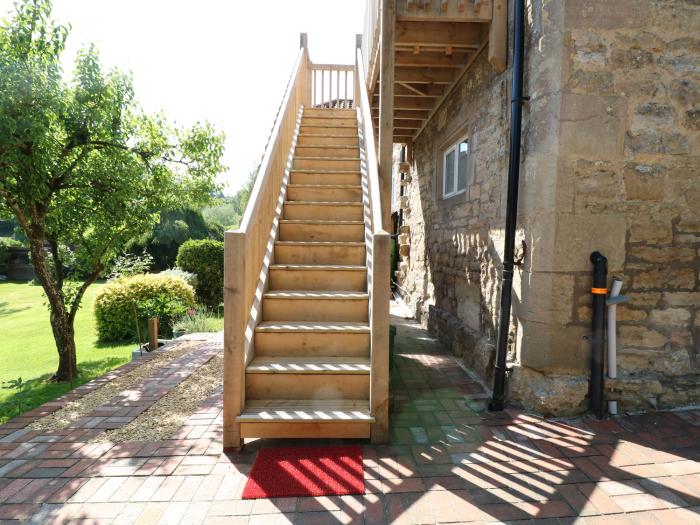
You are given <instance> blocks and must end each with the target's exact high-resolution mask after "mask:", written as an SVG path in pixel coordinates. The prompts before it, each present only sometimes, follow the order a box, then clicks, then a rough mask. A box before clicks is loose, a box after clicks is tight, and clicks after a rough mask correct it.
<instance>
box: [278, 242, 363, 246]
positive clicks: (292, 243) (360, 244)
mask: <svg viewBox="0 0 700 525" xmlns="http://www.w3.org/2000/svg"><path fill="white" fill-rule="evenodd" d="M275 244H281V245H282V246H365V242H363V241H276V242H275Z"/></svg>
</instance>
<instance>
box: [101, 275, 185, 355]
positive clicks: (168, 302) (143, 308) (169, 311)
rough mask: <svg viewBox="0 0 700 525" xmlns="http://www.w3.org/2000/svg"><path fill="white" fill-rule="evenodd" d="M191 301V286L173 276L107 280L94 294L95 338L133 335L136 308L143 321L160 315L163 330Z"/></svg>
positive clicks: (115, 339) (142, 276)
mask: <svg viewBox="0 0 700 525" xmlns="http://www.w3.org/2000/svg"><path fill="white" fill-rule="evenodd" d="M194 304H195V303H194V291H193V290H192V287H191V286H190V285H189V284H187V283H186V282H185V281H183V280H182V279H178V278H176V277H169V276H161V275H156V274H146V275H136V276H133V277H124V278H122V279H117V280H116V281H112V282H110V283H107V284H106V285H105V286H104V287H103V288H102V289H101V290H100V291H99V293H98V294H97V296H96V297H95V302H94V305H93V308H94V313H95V319H96V321H97V334H98V338H99V340H100V341H118V340H122V339H129V338H135V337H136V327H135V324H134V322H135V320H134V309H135V308H136V310H137V311H138V312H139V317H140V318H141V320H142V321H143V318H145V317H149V316H155V317H159V318H160V320H161V325H162V327H163V329H164V333H165V331H167V330H168V329H169V327H170V326H171V325H172V319H173V318H174V317H177V316H179V315H182V313H183V312H184V311H185V309H187V308H192V307H194ZM152 314H155V315H152Z"/></svg>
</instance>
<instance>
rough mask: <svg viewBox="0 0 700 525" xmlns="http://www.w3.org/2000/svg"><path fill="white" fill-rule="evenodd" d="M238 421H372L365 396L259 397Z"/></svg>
mask: <svg viewBox="0 0 700 525" xmlns="http://www.w3.org/2000/svg"><path fill="white" fill-rule="evenodd" d="M236 421H238V422H257V423H266V422H274V421H286V422H293V421H297V422H300V423H303V422H305V421H316V422H324V421H329V422H331V421H346V422H353V421H357V422H363V423H367V422H369V423H371V422H374V417H372V416H371V415H370V412H369V401H368V400H365V399H337V400H335V399H331V400H317V399H260V400H249V401H248V402H247V403H246V406H245V409H244V410H243V412H242V413H241V415H240V416H238V417H237V418H236Z"/></svg>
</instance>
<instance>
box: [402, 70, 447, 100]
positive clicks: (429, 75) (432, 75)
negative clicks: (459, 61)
mask: <svg viewBox="0 0 700 525" xmlns="http://www.w3.org/2000/svg"><path fill="white" fill-rule="evenodd" d="M395 71H396V72H395V76H394V79H395V81H396V82H400V83H406V84H446V85H449V84H452V81H453V80H454V71H452V70H451V69H445V68H429V67H424V68H415V67H397V68H396V70H395ZM419 94H420V93H419Z"/></svg>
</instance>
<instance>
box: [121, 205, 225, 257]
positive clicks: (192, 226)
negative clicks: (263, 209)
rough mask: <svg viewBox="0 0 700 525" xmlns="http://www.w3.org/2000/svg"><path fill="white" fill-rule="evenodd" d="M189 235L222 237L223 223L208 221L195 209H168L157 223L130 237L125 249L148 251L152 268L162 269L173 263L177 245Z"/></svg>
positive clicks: (194, 236) (190, 237)
mask: <svg viewBox="0 0 700 525" xmlns="http://www.w3.org/2000/svg"><path fill="white" fill-rule="evenodd" d="M189 239H214V240H217V241H223V240H224V227H223V226H222V225H221V224H219V223H217V222H214V221H207V220H206V219H205V218H204V217H203V216H202V212H200V211H198V210H193V209H189V208H185V209H181V210H168V211H164V212H162V213H161V214H160V220H159V221H158V224H156V225H155V226H154V227H153V228H152V229H151V230H150V231H149V232H148V233H146V234H145V235H142V236H141V237H139V238H138V239H135V240H134V241H132V242H131V243H130V244H129V246H128V247H127V249H128V251H129V252H131V253H142V252H143V251H144V250H145V251H147V252H148V253H150V254H151V255H152V256H153V263H154V264H153V269H154V270H165V269H166V268H171V267H173V266H175V259H176V258H177V251H178V249H179V248H180V246H181V245H182V243H184V242H185V241H187V240H189Z"/></svg>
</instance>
